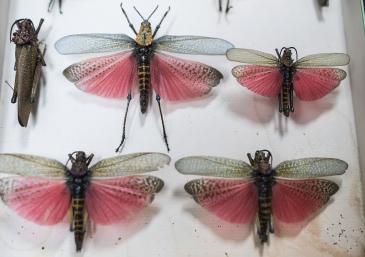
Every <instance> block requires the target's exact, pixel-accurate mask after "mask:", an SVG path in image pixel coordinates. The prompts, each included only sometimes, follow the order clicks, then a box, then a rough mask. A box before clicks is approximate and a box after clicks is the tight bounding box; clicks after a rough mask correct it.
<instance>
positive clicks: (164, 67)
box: [151, 53, 223, 101]
mask: <svg viewBox="0 0 365 257" xmlns="http://www.w3.org/2000/svg"><path fill="white" fill-rule="evenodd" d="M222 78H223V75H222V74H221V73H220V72H219V71H218V70H216V69H214V68H213V67H210V66H208V65H205V64H202V63H199V62H195V61H188V60H183V59H180V58H176V57H173V56H169V55H165V54H161V53H156V54H155V56H154V57H153V59H152V63H151V80H152V86H153V89H154V90H155V91H156V93H157V94H159V95H160V96H161V97H162V98H163V99H166V100H170V101H177V100H184V99H189V98H194V97H199V96H202V95H204V94H207V93H208V92H209V91H210V90H211V89H212V87H215V86H217V85H218V84H219V82H220V80H221V79H222Z"/></svg>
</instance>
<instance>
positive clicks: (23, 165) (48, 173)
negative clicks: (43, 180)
mask: <svg viewBox="0 0 365 257" xmlns="http://www.w3.org/2000/svg"><path fill="white" fill-rule="evenodd" d="M65 171H66V167H65V166H64V165H63V164H62V163H60V162H58V161H56V160H52V159H48V158H45V157H40V156H36V155H26V154H0V172H1V173H8V174H16V175H22V176H40V177H52V178H64V175H65Z"/></svg>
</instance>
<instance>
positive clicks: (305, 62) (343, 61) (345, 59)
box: [295, 53, 350, 68]
mask: <svg viewBox="0 0 365 257" xmlns="http://www.w3.org/2000/svg"><path fill="white" fill-rule="evenodd" d="M349 62H350V57H349V56H348V55H347V54H342V53H322V54H313V55H308V56H305V57H303V58H301V59H299V60H298V61H297V62H296V63H295V67H296V68H306V67H308V68H310V67H327V66H344V65H347V64H349Z"/></svg>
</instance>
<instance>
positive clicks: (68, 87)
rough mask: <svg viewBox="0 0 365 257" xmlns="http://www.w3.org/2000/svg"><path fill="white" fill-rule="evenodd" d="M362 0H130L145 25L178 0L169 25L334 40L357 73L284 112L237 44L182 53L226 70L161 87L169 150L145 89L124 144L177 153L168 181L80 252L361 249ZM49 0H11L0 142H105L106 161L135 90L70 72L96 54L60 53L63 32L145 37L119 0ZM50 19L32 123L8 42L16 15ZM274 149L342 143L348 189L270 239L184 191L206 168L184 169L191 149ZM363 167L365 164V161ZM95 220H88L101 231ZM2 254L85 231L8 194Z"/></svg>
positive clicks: (335, 153)
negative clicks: (206, 89) (166, 90)
mask: <svg viewBox="0 0 365 257" xmlns="http://www.w3.org/2000/svg"><path fill="white" fill-rule="evenodd" d="M361 4H362V3H361V2H360V1H359V0H342V1H341V0H331V1H330V2H329V6H328V7H320V6H319V5H318V1H317V0H305V1H304V0H294V1H293V0H259V1H257V0H232V1H231V5H232V6H233V8H232V9H230V11H229V13H228V14H225V13H224V12H223V13H220V12H218V0H217V1H215V0H200V1H194V0H185V1H167V0H160V1H158V2H156V1H143V0H133V1H132V0H126V1H124V2H123V6H124V8H125V10H126V11H127V13H128V15H129V18H130V20H131V22H132V23H133V24H135V26H136V27H137V28H138V27H139V24H140V23H141V18H140V17H139V15H138V14H137V13H136V12H135V11H134V10H133V6H136V7H137V8H138V10H139V11H140V12H141V13H142V14H143V15H145V16H147V15H148V14H149V13H151V11H152V10H153V9H154V8H155V7H156V5H159V9H158V10H157V11H156V13H155V14H154V15H153V16H152V18H151V20H150V21H151V23H152V25H153V26H156V25H157V23H158V21H159V20H160V19H161V17H162V15H163V13H164V12H165V11H166V10H167V8H168V7H169V6H170V7H171V11H170V13H169V14H168V16H167V17H166V19H165V20H164V22H163V23H162V25H161V29H160V30H159V32H158V35H157V36H162V35H166V34H169V35H200V36H209V37H219V38H223V39H226V40H228V41H230V42H232V43H233V44H234V45H235V47H240V48H252V49H257V50H260V51H264V52H268V53H272V54H275V48H279V49H280V48H281V47H283V46H288V47H290V46H294V47H296V49H297V50H298V55H299V58H300V57H303V56H306V55H310V54H315V53H322V52H338V53H341V52H343V53H348V54H349V55H350V56H351V62H350V65H349V66H347V67H345V68H344V69H345V70H346V71H347V72H348V76H347V78H346V79H345V80H344V81H342V83H341V85H340V86H339V87H338V88H336V89H335V90H334V91H333V92H331V93H330V94H328V95H327V96H325V97H324V98H322V99H320V100H317V101H313V102H303V101H300V100H297V99H295V103H294V104H295V112H294V113H293V114H292V115H291V116H290V117H289V118H285V117H284V116H283V115H281V114H280V113H279V112H278V104H277V101H276V99H271V98H265V97H262V96H259V95H256V94H254V93H252V92H250V91H248V90H247V89H246V88H244V87H242V86H240V85H239V84H238V83H237V81H236V79H235V78H234V77H233V76H232V75H231V69H232V68H233V67H234V66H236V65H237V64H238V63H234V62H230V61H228V60H227V59H226V58H225V56H203V55H179V54H172V55H174V56H178V57H180V58H185V59H191V60H195V61H199V62H203V63H206V64H209V65H211V66H213V67H215V68H216V69H218V70H219V71H221V72H222V73H223V75H224V78H223V80H222V82H221V83H220V84H219V85H218V86H217V87H216V88H213V90H212V91H211V92H210V93H209V94H207V95H205V96H204V97H202V98H197V99H194V100H189V101H181V102H169V101H164V100H162V102H161V103H162V111H163V113H164V115H165V116H164V118H165V125H166V130H167V136H168V139H169V143H170V147H171V151H170V152H168V153H167V152H166V147H165V144H164V141H163V138H162V128H161V123H160V114H159V110H158V106H157V104H156V101H155V100H154V98H153V97H152V100H151V103H150V108H149V110H148V111H147V113H146V114H141V112H140V106H139V96H138V94H136V95H134V96H133V98H132V101H131V104H130V107H129V108H130V111H129V115H128V122H127V140H126V144H125V147H124V149H123V152H122V154H124V153H133V152H143V151H153V152H163V153H167V154H169V155H170V157H171V163H170V165H169V166H168V167H165V168H163V169H162V170H160V171H158V172H156V173H154V174H155V175H156V176H158V177H160V178H161V179H163V180H164V181H165V187H164V189H163V190H162V191H161V192H160V193H159V194H158V195H157V196H156V198H155V199H154V201H153V203H152V204H151V205H150V206H149V207H148V208H146V209H145V210H144V211H142V212H141V213H140V214H139V215H137V216H136V217H135V218H134V219H133V220H131V221H130V222H128V223H122V224H116V225H113V226H97V227H96V230H95V231H94V233H88V236H87V237H86V239H85V242H84V247H83V251H82V253H81V255H82V256H85V257H86V256H96V255H103V256H105V257H109V256H110V257H111V256H119V257H120V256H130V257H134V256H136V257H137V256H145V255H148V256H150V257H158V256H160V257H171V256H194V257H206V256H222V257H228V256H229V257H236V256H267V257H269V256H280V257H289V256H297V257H306V256H321V257H340V256H341V257H345V256H349V257H350V256H351V257H360V256H364V255H365V247H364V242H365V241H364V239H365V237H364V230H365V227H364V213H363V197H364V194H363V183H364V176H363V174H364V173H363V172H362V169H364V167H365V158H364V153H365V136H364V133H363V131H365V125H364V124H365V122H364V115H363V110H365V106H364V105H365V101H364V100H363V99H364V98H365V89H364V88H365V87H364V81H365V73H364V72H363V69H364V65H365V63H364V62H365V61H364V60H365V44H364V43H365V40H364V28H363V20H362V11H361V8H362V7H361ZM47 7H48V0H32V1H29V0H12V1H10V0H2V1H1V2H0V20H1V23H0V39H1V42H0V60H1V61H0V75H1V77H0V78H1V80H0V81H1V84H2V87H1V101H0V110H1V112H0V150H1V152H2V153H5V152H6V153H27V154H36V155H41V156H47V157H50V158H53V159H56V160H59V161H60V162H62V163H64V164H66V162H67V160H68V154H69V153H72V152H74V151H77V150H82V151H85V152H86V153H94V154H95V158H94V162H96V161H98V160H100V159H103V158H106V157H112V156H116V155H117V154H116V153H115V148H116V147H117V146H118V144H119V142H120V139H121V133H122V125H123V117H124V116H123V115H124V111H125V108H126V105H127V100H126V99H116V100H110V99H105V98H102V97H98V96H94V95H91V94H87V93H85V92H82V91H81V90H78V89H77V88H76V87H75V86H74V85H73V84H72V83H70V82H69V81H67V80H66V79H65V77H64V76H63V75H62V71H63V70H64V69H65V68H66V67H67V66H69V65H70V64H72V63H75V62H78V61H81V60H85V59H87V58H90V57H94V56H99V54H96V55H72V56H71V55H65V56H63V55H60V54H59V53H58V52H57V51H56V50H55V47H54V44H55V42H56V41H57V40H58V39H60V38H61V37H63V36H66V35H70V34H78V33H96V32H99V33H125V34H128V35H130V36H132V37H133V32H132V30H131V29H130V27H129V26H128V24H127V22H126V20H125V18H124V16H123V13H122V11H121V9H120V1H119V0H109V1H100V0H88V1H85V0H64V1H63V14H60V13H59V12H58V10H57V4H55V6H54V8H53V10H52V11H51V12H47ZM25 17H26V18H30V19H32V20H33V21H34V22H35V23H38V21H39V19H40V18H44V19H45V22H44V25H43V28H42V30H41V32H40V34H39V38H40V39H42V40H44V41H45V43H46V44H47V51H46V56H45V59H46V63H47V66H46V67H44V69H43V78H42V83H41V86H40V87H39V95H38V99H37V104H36V105H35V108H34V111H33V112H32V114H31V118H30V120H29V124H28V127H26V128H22V127H20V126H19V124H18V120H17V108H16V105H13V104H11V103H10V99H11V95H12V89H11V88H10V87H8V86H7V85H6V84H4V83H3V82H4V81H5V80H7V81H8V82H9V83H10V84H13V83H14V78H15V71H14V69H13V68H14V62H15V54H14V53H15V46H14V44H12V43H9V31H10V27H11V24H12V23H13V22H14V21H15V20H16V19H18V18H25ZM258 149H268V150H270V151H271V153H272V154H273V156H274V159H273V162H274V166H275V165H277V164H279V163H280V162H282V161H284V160H290V159H296V158H304V157H333V158H339V159H342V160H344V161H346V162H347V163H348V164H349V168H348V170H347V171H346V173H345V174H344V175H342V176H336V177H334V178H330V179H331V180H334V181H335V182H337V183H338V184H339V185H340V190H339V191H338V192H337V193H336V194H335V195H334V197H333V198H332V200H331V201H330V203H329V204H328V205H327V206H326V207H325V208H324V209H323V210H322V211H321V212H320V213H319V214H318V215H317V216H316V217H314V218H313V220H311V222H310V223H309V224H308V225H307V226H306V227H305V228H303V229H302V231H301V232H300V233H299V234H298V235H296V236H292V237H280V236H277V235H275V234H273V235H271V236H270V242H269V244H265V245H263V246H260V243H259V241H258V239H257V235H256V231H255V230H254V229H253V228H252V231H251V232H250V233H244V227H243V226H241V225H236V224H230V223H228V222H224V221H222V220H220V219H219V218H217V217H215V216H214V215H213V214H211V213H209V212H207V211H206V210H204V209H203V208H202V207H200V206H199V205H198V204H196V203H195V202H194V201H193V199H192V198H191V196H190V195H189V194H187V193H186V192H185V191H184V184H185V183H186V182H187V181H189V180H191V179H192V178H195V177H194V176H183V175H181V174H179V173H178V172H177V171H176V170H175V167H174V163H175V161H177V160H178V159H179V158H181V157H184V156H189V155H214V156H224V157H229V158H233V159H242V160H244V161H248V160H247V157H246V154H247V153H254V152H255V151H256V150H258ZM361 167H362V168H361ZM90 231H91V230H89V232H90ZM0 248H1V249H2V250H1V252H2V253H1V254H0V255H1V256H6V257H11V256H17V257H20V256H21V257H23V256H24V257H28V256H29V257H31V256H52V257H56V256H59V257H61V256H62V257H68V256H74V255H75V246H74V238H73V234H72V233H70V231H69V223H68V221H67V220H65V221H64V222H62V223H60V224H57V225H54V226H39V225H36V224H34V223H32V222H30V221H27V220H25V219H23V218H22V217H20V216H18V215H17V214H16V213H15V212H14V211H12V210H11V209H9V208H8V207H7V206H6V205H5V204H3V203H1V204H0Z"/></svg>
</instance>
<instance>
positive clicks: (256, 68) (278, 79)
mask: <svg viewBox="0 0 365 257" xmlns="http://www.w3.org/2000/svg"><path fill="white" fill-rule="evenodd" d="M232 75H233V76H235V77H236V78H237V81H238V82H239V83H240V84H241V85H242V86H244V87H247V88H248V89H249V90H251V91H253V92H255V93H257V94H259V95H262V96H268V97H276V96H278V95H279V93H280V89H281V86H282V82H283V76H282V75H281V73H280V69H278V68H276V67H268V66H260V65H239V66H236V67H234V68H233V69H232Z"/></svg>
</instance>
